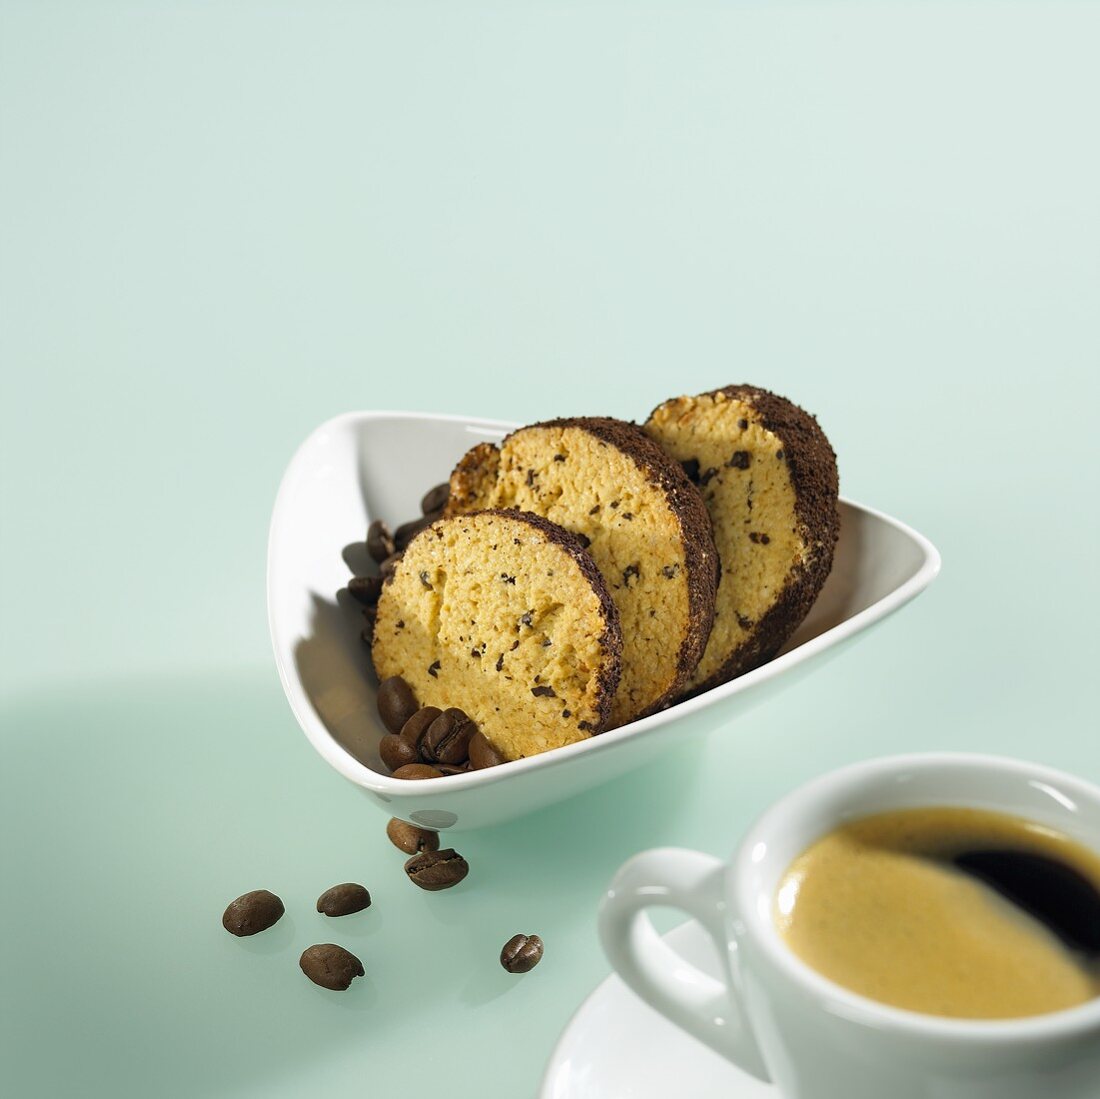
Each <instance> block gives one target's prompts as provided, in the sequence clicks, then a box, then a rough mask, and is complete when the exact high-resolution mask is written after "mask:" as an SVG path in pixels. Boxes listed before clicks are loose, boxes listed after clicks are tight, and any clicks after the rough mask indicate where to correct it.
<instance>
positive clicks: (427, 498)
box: [420, 481, 451, 515]
mask: <svg viewBox="0 0 1100 1099" xmlns="http://www.w3.org/2000/svg"><path fill="white" fill-rule="evenodd" d="M450 498H451V483H450V482H449V481H444V482H443V483H442V484H441V485H436V486H435V488H430V489H428V491H427V492H426V493H424V499H422V500H421V501H420V510H421V512H422V513H423V514H424V515H430V514H431V513H432V512H433V511H442V510H443V508H444V507H445V506H446V504H447V501H448V500H449V499H450Z"/></svg>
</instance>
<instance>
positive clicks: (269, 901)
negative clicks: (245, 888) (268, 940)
mask: <svg viewBox="0 0 1100 1099" xmlns="http://www.w3.org/2000/svg"><path fill="white" fill-rule="evenodd" d="M285 911H286V909H285V908H283V902H282V901H281V900H279V898H278V897H276V896H275V894H274V893H271V892H269V891H268V890H266V889H253V890H252V892H251V893H245V894H243V895H242V896H240V897H238V898H237V899H236V900H235V901H230V902H229V906H228V907H227V908H226V910H225V912H223V913H222V927H224V928H225V929H226V931H228V932H229V934H230V935H237V936H239V937H241V938H243V937H244V936H245V935H256V934H258V933H259V932H261V931H266V930H267V929H268V928H269V927H272V926H273V925H274V924H276V923H278V922H279V920H280V918H281V917H282V915H283V913H284V912H285Z"/></svg>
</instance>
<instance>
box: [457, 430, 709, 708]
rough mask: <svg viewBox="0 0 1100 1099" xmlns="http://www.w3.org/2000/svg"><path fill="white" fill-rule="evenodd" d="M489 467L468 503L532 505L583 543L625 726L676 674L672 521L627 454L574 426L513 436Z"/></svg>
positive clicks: (678, 621)
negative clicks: (604, 597)
mask: <svg viewBox="0 0 1100 1099" xmlns="http://www.w3.org/2000/svg"><path fill="white" fill-rule="evenodd" d="M489 468H490V470H491V469H492V466H491V465H490V466H489ZM495 473H496V475H495V477H493V476H484V477H480V478H479V480H478V481H477V484H476V486H474V487H473V491H474V492H476V493H477V494H478V496H477V498H476V500H471V501H470V502H471V504H473V505H474V506H477V507H490V508H511V507H514V508H519V509H521V510H523V511H533V512H535V513H536V514H538V515H542V516H544V517H545V518H547V519H549V520H551V521H552V522H554V523H557V524H558V525H559V526H562V527H564V528H565V529H566V530H570V531H573V532H574V533H575V534H579V535H583V537H584V538H585V539H587V540H588V543H589V544H588V552H589V553H590V554H591V555H592V559H593V561H595V563H596V566H597V568H599V570H600V572H601V574H602V575H603V578H604V580H605V581H606V583H607V586H608V589H609V591H610V593H611V598H612V600H613V601H614V603H615V606H616V607H617V608H618V611H619V617H620V622H621V625H622V634H623V658H622V675H621V677H620V680H619V689H618V691H617V693H616V695H615V699H614V702H613V703H612V708H611V722H610V725H611V727H615V726H618V725H624V724H626V723H627V722H628V721H631V720H633V719H634V718H635V717H637V716H638V715H639V714H641V713H643V712H644V711H645V710H646V709H648V708H649V707H650V706H651V705H652V704H653V703H655V702H656V701H657V700H658V699H659V698H661V697H662V695H664V694H665V693H666V692H667V691H669V690H670V689H671V688H672V687H673V686H674V685H675V683H676V679H677V675H678V674H679V667H678V662H679V656H680V650H681V647H682V645H683V643H684V636H685V632H686V624H687V622H688V613H689V610H688V577H687V571H686V562H685V556H684V548H683V537H684V536H683V531H682V529H681V526H680V521H679V519H678V518H677V517H676V515H675V514H674V512H673V511H672V509H671V508H670V507H669V506H668V504H667V502H666V500H665V497H664V495H663V493H662V492H661V491H660V490H659V489H658V488H656V487H655V486H654V485H653V484H651V483H650V482H649V481H648V480H647V478H646V475H645V473H644V472H643V471H642V470H641V469H639V467H638V466H637V465H636V464H635V463H634V462H633V461H632V460H631V459H630V458H629V457H628V456H627V455H625V454H623V453H622V452H621V451H620V450H618V449H617V448H615V447H613V446H610V445H608V444H607V443H605V442H602V441H601V440H598V439H596V438H595V437H594V436H593V435H592V434H590V433H589V432H587V431H584V430H583V429H581V428H577V427H572V426H568V427H561V426H556V425H553V426H547V427H532V428H526V429H524V430H521V431H518V432H516V434H515V435H513V436H511V437H510V438H509V439H507V440H506V441H505V443H504V446H503V448H502V450H501V451H500V455H499V465H498V466H497V468H496V470H495Z"/></svg>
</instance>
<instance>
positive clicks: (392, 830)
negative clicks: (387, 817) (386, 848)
mask: <svg viewBox="0 0 1100 1099" xmlns="http://www.w3.org/2000/svg"><path fill="white" fill-rule="evenodd" d="M386 835H387V836H389V837H390V843H392V844H393V845H394V847H397V848H400V849H401V850H402V851H404V852H405V854H406V855H419V854H420V852H421V851H438V850H439V833H438V832H432V831H429V830H428V829H427V828H417V827H416V825H415V824H408V823H406V822H405V821H403V820H398V819H397V817H394V818H393V819H391V821H390V823H389V824H387V825H386Z"/></svg>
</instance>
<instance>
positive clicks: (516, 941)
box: [500, 935, 543, 973]
mask: <svg viewBox="0 0 1100 1099" xmlns="http://www.w3.org/2000/svg"><path fill="white" fill-rule="evenodd" d="M542 952H543V946H542V939H540V938H539V937H538V935H513V936H512V937H511V938H510V939H509V940H508V941H507V942H506V943H505V944H504V949H503V950H502V951H501V952H500V964H501V965H502V966H504V968H505V969H507V970H508V972H509V973H529V972H530V971H531V970H532V969H534V968H535V966H537V965H538V964H539V962H540V961H542Z"/></svg>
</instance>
